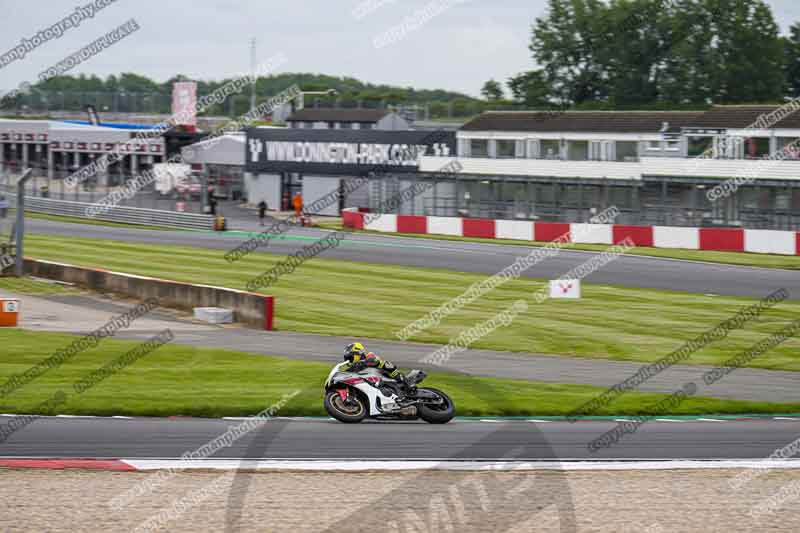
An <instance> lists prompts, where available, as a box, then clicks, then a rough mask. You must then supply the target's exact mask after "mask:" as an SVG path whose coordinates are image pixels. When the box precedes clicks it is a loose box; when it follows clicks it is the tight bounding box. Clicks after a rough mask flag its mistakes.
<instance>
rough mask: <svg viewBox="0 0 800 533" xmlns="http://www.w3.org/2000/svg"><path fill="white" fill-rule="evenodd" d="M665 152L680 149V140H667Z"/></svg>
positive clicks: (678, 150)
mask: <svg viewBox="0 0 800 533" xmlns="http://www.w3.org/2000/svg"><path fill="white" fill-rule="evenodd" d="M665 150H666V151H667V152H680V151H681V142H680V141H667V147H666V148H665Z"/></svg>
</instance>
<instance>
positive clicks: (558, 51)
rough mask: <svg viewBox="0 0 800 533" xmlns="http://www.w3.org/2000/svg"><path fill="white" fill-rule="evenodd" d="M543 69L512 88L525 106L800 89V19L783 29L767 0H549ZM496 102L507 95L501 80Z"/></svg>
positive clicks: (730, 98)
mask: <svg viewBox="0 0 800 533" xmlns="http://www.w3.org/2000/svg"><path fill="white" fill-rule="evenodd" d="M529 49H530V51H531V54H532V58H533V61H534V62H535V64H536V65H537V68H535V69H533V70H530V71H527V72H523V73H521V74H519V75H517V76H513V77H512V78H510V79H509V80H508V81H507V84H506V85H507V87H508V89H509V92H510V94H511V98H512V100H513V102H516V103H518V104H522V105H524V107H535V108H541V107H552V106H560V107H563V106H573V107H577V108H618V109H625V108H673V109H674V108H702V107H704V106H707V105H709V104H712V103H716V104H744V103H777V102H782V101H783V100H784V98H785V97H794V96H797V95H798V94H800V23H795V24H794V25H793V26H791V28H790V30H789V33H788V35H781V34H780V30H779V27H778V24H777V23H776V21H775V18H774V15H773V12H772V9H771V8H770V6H769V5H767V4H766V2H765V1H764V0H610V1H609V2H604V1H601V0H548V6H547V10H546V12H545V14H544V15H543V16H541V17H539V18H537V19H536V20H535V22H534V24H533V26H532V31H531V39H530V45H529ZM482 94H483V96H484V97H485V98H486V99H487V100H490V101H501V100H503V99H504V98H505V91H504V88H503V86H502V85H501V84H500V83H499V82H497V81H495V80H494V79H492V80H489V81H488V82H487V83H486V84H485V85H484V87H483V90H482Z"/></svg>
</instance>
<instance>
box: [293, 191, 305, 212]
mask: <svg viewBox="0 0 800 533" xmlns="http://www.w3.org/2000/svg"><path fill="white" fill-rule="evenodd" d="M292 207H294V214H295V215H296V216H298V217H299V216H300V214H301V213H302V212H303V195H302V194H300V193H299V192H298V193H295V195H294V198H293V199H292Z"/></svg>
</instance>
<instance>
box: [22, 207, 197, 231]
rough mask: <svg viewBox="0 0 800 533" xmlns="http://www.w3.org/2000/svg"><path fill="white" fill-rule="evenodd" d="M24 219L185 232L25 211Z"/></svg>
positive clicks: (163, 227) (164, 227)
mask: <svg viewBox="0 0 800 533" xmlns="http://www.w3.org/2000/svg"><path fill="white" fill-rule="evenodd" d="M8 216H9V217H14V216H15V215H14V210H13V209H11V210H10V211H9V215H8ZM25 218H27V219H32V220H50V221H52V222H63V223H65V224H86V225H89V226H106V227H110V228H130V227H135V228H138V229H151V230H155V231H186V230H183V229H181V228H168V227H166V226H146V225H143V224H123V223H121V222H109V221H106V220H100V219H97V218H88V217H87V218H82V217H68V216H63V215H49V214H47V213H34V212H33V211H26V212H25Z"/></svg>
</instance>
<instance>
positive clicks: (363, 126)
mask: <svg viewBox="0 0 800 533" xmlns="http://www.w3.org/2000/svg"><path fill="white" fill-rule="evenodd" d="M361 129H362V130H374V129H375V124H373V123H372V122H362V123H361Z"/></svg>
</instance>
